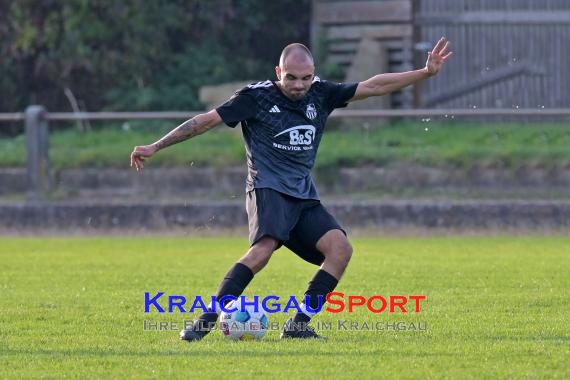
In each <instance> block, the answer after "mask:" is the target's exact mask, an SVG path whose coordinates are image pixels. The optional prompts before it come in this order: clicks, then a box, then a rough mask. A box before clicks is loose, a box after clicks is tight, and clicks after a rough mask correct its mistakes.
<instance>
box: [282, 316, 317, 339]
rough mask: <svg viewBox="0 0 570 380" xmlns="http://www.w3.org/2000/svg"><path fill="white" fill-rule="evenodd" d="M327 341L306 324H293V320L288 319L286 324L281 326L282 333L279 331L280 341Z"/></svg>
mask: <svg viewBox="0 0 570 380" xmlns="http://www.w3.org/2000/svg"><path fill="white" fill-rule="evenodd" d="M289 338H292V339H327V338H326V337H324V336H322V335H319V334H317V333H316V332H315V330H314V329H313V328H312V327H311V326H309V324H308V323H305V322H299V323H294V322H293V318H289V319H288V320H287V322H285V324H284V325H283V331H281V339H289Z"/></svg>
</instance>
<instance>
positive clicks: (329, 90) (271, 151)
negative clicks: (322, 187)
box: [216, 77, 357, 199]
mask: <svg viewBox="0 0 570 380" xmlns="http://www.w3.org/2000/svg"><path fill="white" fill-rule="evenodd" d="M356 87H357V84H356V83H351V84H342V83H333V82H328V81H323V80H320V79H319V78H318V77H315V79H314V80H313V83H312V85H311V88H310V89H309V91H308V92H307V94H306V95H305V97H304V98H303V99H301V100H298V101H293V100H291V99H289V98H287V97H286V96H285V95H284V94H283V93H282V92H281V90H280V89H279V87H277V85H276V84H275V83H274V82H272V81H269V80H268V81H265V82H259V83H255V84H251V85H249V86H247V87H245V88H243V89H242V90H240V91H238V92H236V94H235V95H234V96H233V97H232V98H230V99H229V100H228V101H227V102H226V103H224V104H222V105H221V106H220V107H218V108H217V109H216V110H217V111H218V114H219V115H220V117H221V118H222V120H223V121H224V123H226V124H227V125H228V126H230V127H232V128H233V127H235V126H236V125H237V124H238V123H240V122H241V126H242V133H243V137H244V140H245V146H246V153H247V167H248V176H247V180H246V191H251V190H253V189H254V188H270V189H274V190H277V191H279V192H281V193H284V194H287V195H291V196H293V197H296V198H301V199H319V194H318V192H317V189H316V187H315V184H314V182H313V179H312V178H311V169H312V168H313V165H314V163H315V157H316V154H317V149H318V147H319V143H320V141H321V137H322V135H323V131H324V128H325V122H326V121H327V118H328V116H329V114H330V113H331V112H332V111H333V110H334V109H335V108H339V107H345V106H346V105H347V101H348V100H349V99H350V98H352V97H353V96H354V93H355V91H356Z"/></svg>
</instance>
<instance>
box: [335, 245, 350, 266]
mask: <svg viewBox="0 0 570 380" xmlns="http://www.w3.org/2000/svg"><path fill="white" fill-rule="evenodd" d="M352 252H353V249H352V245H350V243H349V242H348V241H346V242H344V243H343V244H341V246H339V247H338V252H337V253H336V260H337V261H338V263H339V264H340V265H341V266H343V267H346V266H347V265H348V263H349V262H350V259H351V258H352Z"/></svg>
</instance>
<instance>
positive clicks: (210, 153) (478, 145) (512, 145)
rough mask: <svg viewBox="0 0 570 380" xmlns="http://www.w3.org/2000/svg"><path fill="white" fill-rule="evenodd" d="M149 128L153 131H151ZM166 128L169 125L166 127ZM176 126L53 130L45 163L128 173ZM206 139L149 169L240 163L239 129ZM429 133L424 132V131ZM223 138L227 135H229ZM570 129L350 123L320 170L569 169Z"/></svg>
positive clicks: (14, 148)
mask: <svg viewBox="0 0 570 380" xmlns="http://www.w3.org/2000/svg"><path fill="white" fill-rule="evenodd" d="M152 125H155V127H153V126H152ZM165 125H166V126H165ZM175 126H176V123H160V124H156V123H154V124H151V125H150V126H149V125H141V124H140V123H135V125H134V126H133V127H132V128H130V129H129V130H123V129H121V127H120V125H117V126H115V127H104V128H101V127H100V126H99V127H94V128H93V130H92V131H88V132H79V131H78V130H77V129H67V130H65V131H61V130H60V131H57V130H55V129H56V128H55V126H54V128H53V129H54V131H53V133H52V134H51V135H50V160H51V164H52V166H53V167H54V168H55V169H64V168H81V167H103V168H109V167H117V168H127V167H128V164H129V155H130V153H131V151H132V149H133V147H134V146H135V145H143V144H150V143H152V142H154V141H156V140H158V139H159V138H160V137H162V136H163V135H164V134H166V133H167V132H168V131H169V130H170V129H172V128H174V127H175ZM224 129H226V130H227V129H228V128H226V127H223V126H220V127H218V130H219V131H218V130H214V131H212V132H209V133H206V134H204V135H202V136H199V137H197V138H196V139H195V140H192V141H188V142H185V143H183V144H178V145H176V146H174V147H171V148H169V149H167V150H164V151H161V152H159V153H158V154H157V155H156V156H154V157H153V158H152V160H151V161H150V163H149V165H151V166H154V167H156V166H176V165H178V166H186V165H190V164H191V163H193V164H195V165H207V166H227V165H243V163H244V161H245V150H244V147H243V142H242V138H241V133H240V131H239V128H237V129H236V130H235V131H233V132H229V133H224V132H223V130H224ZM426 129H427V130H426ZM226 132H227V131H226ZM25 142H26V141H25V137H24V136H18V137H16V138H0V167H10V166H25V159H26V150H25V146H26V145H25ZM569 144H570V128H569V125H568V124H562V123H558V124H553V123H535V124H531V123H528V124H514V123H511V124H497V123H483V124H481V123H468V122H462V123H459V122H457V123H455V122H451V121H447V122H445V121H437V122H429V123H425V122H424V123H422V122H417V123H412V122H408V123H393V124H388V125H386V126H384V127H382V128H368V129H366V128H363V126H362V125H361V124H358V123H357V124H355V125H354V128H352V129H347V130H330V131H327V133H325V135H324V137H323V141H322V143H321V146H320V149H319V157H318V160H317V162H316V167H317V168H326V167H338V166H360V165H385V164H389V163H393V162H399V163H413V164H422V165H431V166H455V167H467V168H469V167H472V166H485V167H506V168H515V169H516V168H519V167H521V166H531V167H547V168H548V167H567V166H569V165H570V150H568V145H569Z"/></svg>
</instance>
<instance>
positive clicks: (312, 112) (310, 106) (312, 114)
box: [305, 103, 317, 120]
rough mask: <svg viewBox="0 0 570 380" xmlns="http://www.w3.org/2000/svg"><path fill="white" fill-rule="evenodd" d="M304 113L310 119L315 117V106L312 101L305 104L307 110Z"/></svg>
mask: <svg viewBox="0 0 570 380" xmlns="http://www.w3.org/2000/svg"><path fill="white" fill-rule="evenodd" d="M305 115H306V116H307V117H308V118H309V119H310V120H313V119H314V118H315V117H317V108H316V107H315V105H314V104H313V103H309V104H307V110H306V111H305Z"/></svg>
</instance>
